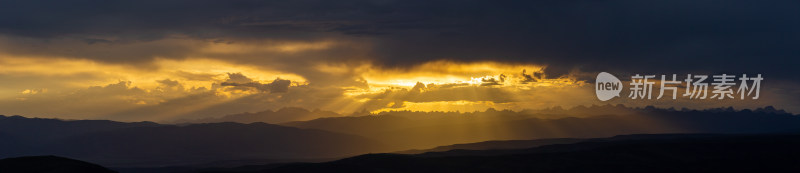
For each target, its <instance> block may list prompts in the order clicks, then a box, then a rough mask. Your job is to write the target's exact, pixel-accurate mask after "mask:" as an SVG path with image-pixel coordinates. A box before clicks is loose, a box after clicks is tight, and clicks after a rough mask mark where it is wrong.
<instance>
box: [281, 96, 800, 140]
mask: <svg viewBox="0 0 800 173" xmlns="http://www.w3.org/2000/svg"><path fill="white" fill-rule="evenodd" d="M614 111H619V112H620V113H619V114H613V112H614ZM587 112H595V113H592V114H591V116H586V115H584V116H580V117H571V116H572V115H573V114H581V113H587ZM555 113H564V115H560V114H555ZM282 125H287V126H293V127H301V128H313V129H323V130H328V131H334V132H341V133H349V134H356V135H360V136H365V137H368V138H372V139H376V140H379V141H382V142H384V143H387V144H394V145H396V146H397V147H396V148H398V149H402V148H403V147H405V148H431V147H436V146H442V145H450V144H454V143H473V142H481V141H491V140H527V139H543V138H596V137H608V136H614V135H620V134H637V133H767V132H782V131H789V130H794V129H797V127H800V117H798V116H795V115H792V114H788V113H786V112H783V111H781V110H775V109H774V108H772V107H766V108H759V109H756V110H743V111H734V110H733V109H732V108H727V109H710V110H703V111H694V110H681V111H678V110H671V109H656V108H652V107H647V108H642V109H639V108H625V107H622V106H611V105H606V106H593V107H577V108H574V109H570V110H561V109H557V110H545V111H530V110H526V111H522V112H512V111H493V110H487V111H485V112H474V113H453V112H388V113H382V114H379V115H372V116H361V117H337V118H322V119H316V120H311V121H302V122H289V123H284V124H282Z"/></svg>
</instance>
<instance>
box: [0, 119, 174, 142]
mask: <svg viewBox="0 0 800 173" xmlns="http://www.w3.org/2000/svg"><path fill="white" fill-rule="evenodd" d="M152 126H159V124H157V123H153V122H132V123H128V122H116V121H109V120H60V119H47V118H26V117H22V116H3V115H0V132H2V133H5V134H6V135H9V136H14V137H16V138H20V139H24V140H30V141H31V142H41V141H47V140H53V139H59V138H63V137H67V136H71V135H76V134H83V133H88V132H97V131H107V130H114V129H123V128H130V127H152Z"/></svg>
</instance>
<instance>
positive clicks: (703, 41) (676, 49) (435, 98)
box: [0, 0, 800, 121]
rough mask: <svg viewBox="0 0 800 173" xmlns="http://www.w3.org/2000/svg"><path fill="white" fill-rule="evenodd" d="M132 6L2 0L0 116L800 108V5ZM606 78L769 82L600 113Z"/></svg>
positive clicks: (451, 0) (304, 1)
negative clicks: (756, 92)
mask: <svg viewBox="0 0 800 173" xmlns="http://www.w3.org/2000/svg"><path fill="white" fill-rule="evenodd" d="M133 2H135V1H113V0H112V1H105V0H104V1H91V0H87V1H69V2H67V1H37V0H32V1H11V2H8V1H3V2H2V3H0V114H5V115H15V114H19V115H25V116H31V117H55V118H64V119H111V120H120V121H144V120H147V121H174V120H178V119H199V118H207V117H218V116H222V115H227V114H235V113H242V112H257V111H263V110H268V109H273V110H274V109H279V108H282V107H301V108H306V109H309V110H312V109H320V110H327V111H334V112H337V113H341V114H350V113H352V112H357V111H362V110H366V111H370V112H382V111H391V110H415V111H462V112H465V111H466V112H471V111H483V110H486V109H488V108H494V109H498V110H501V109H510V110H522V109H542V108H549V107H553V106H562V107H565V108H568V107H573V106H577V105H585V106H589V105H592V104H595V105H604V104H614V105H616V104H623V105H626V106H633V107H636V106H638V107H642V106H647V105H655V106H657V107H664V108H668V107H676V108H682V107H687V108H692V109H706V108H717V107H729V106H733V107H734V108H737V109H744V108H756V107H763V106H768V105H773V106H775V107H776V108H779V109H785V110H787V111H789V112H792V113H800V106H799V105H800V90H797V88H798V86H800V77H799V76H798V74H800V70H799V69H800V68H798V65H800V61H798V60H797V58H798V57H800V48H798V45H800V21H799V20H797V19H798V18H800V12H798V10H797V7H798V6H800V1H770V2H757V3H756V1H752V2H751V1H699V2H695V1H687V2H673V1H635V0H630V1H558V0H554V1H537V2H528V1H523V2H518V1H508V2H506V1H463V0H443V1H438V0H436V1H393V0H380V1H359V0H353V1H317V0H291V1H289V0H278V1H204V0H199V1H190V2H189V3H187V2H184V1H157V2H156V1H152V2H147V3H133ZM689 2H691V3H692V4H691V5H688V4H683V3H689ZM89 4H91V5H89ZM599 72H609V73H612V74H615V75H617V77H620V78H621V79H622V80H623V81H625V82H626V83H627V82H629V81H627V80H630V76H631V75H633V74H643V75H644V74H650V75H659V76H660V75H662V74H665V75H671V74H677V75H678V76H685V75H686V74H707V75H713V74H723V73H726V74H734V75H737V76H738V75H741V74H748V75H755V74H762V75H763V76H764V81H763V82H762V86H761V90H760V92H761V98H759V99H758V100H738V99H729V100H687V99H678V100H671V99H661V100H655V99H654V100H631V99H615V100H611V101H606V102H601V101H600V100H598V99H597V98H596V96H595V91H594V84H593V82H594V77H595V76H596V75H597V73H599ZM628 92H629V91H627V90H625V91H623V92H622V93H623V94H622V95H624V96H626V95H627V94H628Z"/></svg>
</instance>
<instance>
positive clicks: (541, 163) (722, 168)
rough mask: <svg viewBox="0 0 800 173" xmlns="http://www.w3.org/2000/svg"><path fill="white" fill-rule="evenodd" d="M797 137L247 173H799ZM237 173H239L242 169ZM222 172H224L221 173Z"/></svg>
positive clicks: (384, 160)
mask: <svg viewBox="0 0 800 173" xmlns="http://www.w3.org/2000/svg"><path fill="white" fill-rule="evenodd" d="M797 146H800V135H699V136H698V135H687V136H682V135H669V136H668V137H663V136H659V135H643V136H626V137H622V138H608V139H595V140H591V141H587V142H580V143H575V144H557V145H547V146H542V147H536V148H531V149H521V150H502V151H504V152H503V154H491V153H497V152H496V151H497V150H488V151H477V153H473V154H463V153H460V152H463V150H455V151H449V152H445V153H450V154H433V155H431V154H421V155H402V154H368V155H362V156H357V157H352V158H347V159H342V160H338V161H333V162H326V163H297V164H285V165H266V166H265V167H263V168H261V169H255V168H253V167H250V169H249V170H251V172H797V171H800V164H798V163H800V147H797ZM240 170H241V169H240ZM219 172H225V171H219Z"/></svg>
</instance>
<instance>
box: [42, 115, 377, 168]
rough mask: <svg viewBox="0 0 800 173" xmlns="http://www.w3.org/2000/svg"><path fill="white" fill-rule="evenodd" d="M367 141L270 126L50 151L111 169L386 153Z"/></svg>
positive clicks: (173, 131)
mask: <svg viewBox="0 0 800 173" xmlns="http://www.w3.org/2000/svg"><path fill="white" fill-rule="evenodd" d="M382 146H383V145H382V144H380V143H377V142H375V141H372V140H369V139H367V138H363V137H359V136H354V135H346V134H338V133H333V132H327V131H322V130H306V129H297V128H293V127H283V126H278V125H271V124H265V123H253V124H239V123H212V124H196V125H188V126H160V127H138V128H127V129H120V130H112V131H104V132H96V133H87V134H83V135H77V136H73V137H69V138H65V139H62V140H58V141H55V142H54V143H53V145H48V146H46V147H44V148H45V149H46V150H47V151H51V152H52V153H58V154H60V155H64V156H69V157H74V158H83V159H85V160H89V161H93V162H95V163H100V164H104V165H109V166H112V165H113V166H134V165H178V164H196V163H203V162H211V161H217V160H236V159H266V158H275V159H289V158H294V159H304V158H331V157H343V156H351V155H356V154H363V153H368V152H378V151H383V150H382Z"/></svg>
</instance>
